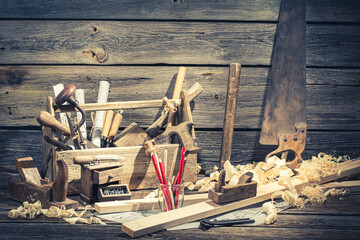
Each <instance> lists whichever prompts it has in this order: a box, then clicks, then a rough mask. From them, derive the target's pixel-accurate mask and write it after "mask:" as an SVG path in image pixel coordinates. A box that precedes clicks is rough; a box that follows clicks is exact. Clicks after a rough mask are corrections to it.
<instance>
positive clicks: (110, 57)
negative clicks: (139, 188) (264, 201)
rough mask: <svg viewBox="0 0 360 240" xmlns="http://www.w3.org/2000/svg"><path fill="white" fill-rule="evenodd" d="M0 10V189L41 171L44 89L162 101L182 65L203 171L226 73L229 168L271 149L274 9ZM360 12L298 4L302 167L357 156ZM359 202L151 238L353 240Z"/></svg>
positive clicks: (4, 230) (349, 4) (129, 5)
mask: <svg viewBox="0 0 360 240" xmlns="http://www.w3.org/2000/svg"><path fill="white" fill-rule="evenodd" d="M178 2H180V1H179V0H178ZM0 5H1V8H0V31H1V32H2V33H3V34H1V36H0V103H1V104H0V111H1V113H2V114H0V143H1V144H0V160H1V161H0V188H1V189H3V188H5V187H6V186H7V180H8V178H9V177H14V176H16V177H17V175H18V174H17V172H16V170H15V166H14V164H13V163H14V160H15V159H16V158H20V157H27V156H31V157H33V159H34V160H35V164H36V165H37V167H38V168H40V167H41V162H42V160H41V159H42V151H41V148H42V147H41V143H42V134H41V130H40V127H39V125H38V124H37V122H36V120H35V116H36V114H37V113H39V111H41V110H44V109H45V102H46V97H47V96H53V90H52V86H53V85H56V84H58V83H63V84H64V85H67V84H70V83H73V84H75V85H76V86H77V88H83V89H84V90H85V98H86V99H85V101H86V102H87V103H93V102H96V97H97V88H98V83H99V81H101V80H108V81H110V82H111V91H110V93H109V101H130V100H152V99H161V98H162V97H164V96H167V97H168V98H171V96H172V89H173V88H174V84H175V78H176V72H177V68H178V67H179V66H180V65H182V66H185V67H187V72H186V76H185V81H184V89H189V88H190V87H191V86H192V85H193V84H194V83H195V82H199V83H200V84H201V85H202V87H203V88H204V91H203V92H202V93H201V94H200V95H199V96H198V97H197V98H195V99H194V101H193V102H192V103H191V108H192V110H193V111H192V115H193V120H194V122H195V129H196V139H197V143H198V146H200V147H202V148H203V149H204V150H203V151H202V152H201V153H199V154H198V162H199V163H200V164H201V165H202V166H203V167H204V168H205V169H206V168H209V167H211V166H214V165H217V164H218V159H219V155H220V147H221V136H222V126H223V116H224V107H225V98H226V84H227V74H228V65H229V64H230V63H231V62H239V63H241V64H242V66H243V67H242V72H241V84H240V89H239V97H238V102H237V110H236V111H237V117H236V121H235V131H234V140H233V148H232V154H231V161H232V162H233V163H234V164H237V163H245V162H251V161H253V160H256V161H258V160H263V159H264V158H265V156H266V155H267V154H268V153H269V152H271V151H272V150H274V148H273V147H271V146H262V145H260V144H259V143H258V142H259V137H260V128H261V123H262V118H263V111H264V104H265V99H266V90H267V82H268V80H267V77H268V74H269V67H270V58H271V53H272V47H273V42H274V34H275V29H276V23H277V20H278V13H279V6H280V0H241V1H237V0H224V1H221V4H219V1H215V0H206V1H205V0H198V1H189V0H185V1H183V2H182V3H174V1H172V0H154V1H145V0H139V1H131V0H123V1H115V0H109V1H99V0H95V1H90V0H78V1H74V0H68V1H55V0H36V1H25V0H17V1H10V0H0ZM359 11H360V2H359V1H356V0H344V1H338V0H308V1H307V13H306V16H307V32H306V39H307V53H306V57H307V72H306V77H307V79H306V80H307V85H306V91H307V113H306V114H307V124H308V129H309V131H308V137H307V144H306V149H305V152H304V153H303V155H302V156H303V157H304V159H307V158H310V157H311V156H312V155H317V154H318V153H319V152H327V153H331V154H335V155H343V154H349V155H350V156H351V157H353V158H355V157H359V156H360V147H359V146H360V124H359V122H360V105H359V101H360V91H359V90H360V54H359V53H360V51H359V45H360V44H359V43H360V35H359V32H360V15H359ZM149 90H151V91H149ZM161 110H162V109H157V110H154V109H144V110H132V109H131V110H127V111H125V112H124V119H123V122H122V125H121V128H122V129H124V128H125V127H126V126H128V125H129V124H130V123H131V122H137V123H138V124H139V125H140V126H141V127H143V128H146V127H148V126H150V125H151V123H152V122H153V121H154V120H155V119H156V118H157V117H159V116H160V113H161ZM89 115H90V114H88V121H87V124H88V127H91V124H90V118H89ZM0 198H1V201H0V206H1V207H2V208H1V210H0V211H1V212H2V213H5V212H6V211H5V210H4V209H6V210H8V209H10V206H12V207H15V206H18V203H15V202H9V201H8V200H7V198H6V196H5V190H4V191H3V190H1V191H0ZM349 199H351V200H349ZM359 199H360V198H359V196H358V195H355V196H354V195H352V196H349V197H348V198H345V200H344V201H340V202H339V201H337V200H336V199H335V200H332V204H333V205H331V204H330V203H329V204H330V205H325V208H322V207H319V208H316V207H314V208H311V209H313V210H312V212H311V211H310V210H309V211H310V212H306V211H308V210H287V211H285V212H284V214H283V215H284V218H283V220H279V221H278V222H277V224H278V225H274V226H259V227H246V228H232V229H231V230H234V229H235V231H236V233H235V234H233V231H229V230H230V229H228V228H216V229H212V230H209V231H207V232H201V231H193V230H184V231H177V232H162V233H160V234H156V235H154V236H153V238H155V239H156V238H159V239H160V238H173V239H184V238H194V239H196V238H209V239H212V238H213V239H215V238H216V239H218V238H219V237H222V238H224V237H225V238H226V239H232V238H233V239H235V238H236V239H238V238H239V237H242V238H250V239H251V238H264V236H266V238H291V239H297V238H299V239H300V238H301V239H304V238H320V237H319V236H321V238H341V239H344V238H357V236H358V235H359V230H358V228H357V227H356V226H358V221H359V220H358V219H359V214H360V213H359V212H357V208H355V207H354V206H358V205H359ZM337 207H338V208H340V210H339V211H337V210H335V209H337ZM328 213H330V214H328ZM281 215H282V214H281ZM324 216H327V218H324ZM0 221H1V222H0V234H2V236H4V238H16V237H22V236H23V235H25V236H27V237H32V238H36V236H40V237H39V238H44V237H47V238H48V237H51V238H58V237H63V238H70V236H69V235H68V234H69V232H73V231H76V232H78V233H79V238H82V237H83V236H84V237H83V238H85V235H89V234H88V233H89V232H90V231H91V236H86V237H87V238H99V237H108V238H109V239H111V238H115V237H116V238H117V239H118V238H126V236H125V235H124V234H123V233H121V231H120V227H119V226H117V225H115V226H114V225H111V226H105V227H102V226H84V225H83V226H71V225H63V224H59V220H48V219H45V218H41V219H40V220H35V221H30V222H29V221H25V220H16V221H12V222H10V223H9V220H8V219H6V217H5V215H4V214H1V215H0ZM45 221H46V222H45ZM18 222H21V223H25V224H21V225H20V224H17V223H18ZM347 224H348V225H347ZM48 229H52V231H47V230H48ZM104 229H106V230H105V231H104ZM289 229H291V231H289ZM289 233H291V234H292V235H291V236H289Z"/></svg>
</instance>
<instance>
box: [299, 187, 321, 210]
mask: <svg viewBox="0 0 360 240" xmlns="http://www.w3.org/2000/svg"><path fill="white" fill-rule="evenodd" d="M301 196H304V197H306V198H307V199H306V200H304V201H305V203H307V202H310V203H311V205H322V204H324V202H325V201H326V196H325V195H324V191H323V189H322V188H321V187H320V185H319V184H310V185H308V186H306V187H304V188H303V189H302V191H301Z"/></svg>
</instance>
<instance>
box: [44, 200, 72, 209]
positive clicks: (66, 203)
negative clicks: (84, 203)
mask: <svg viewBox="0 0 360 240" xmlns="http://www.w3.org/2000/svg"><path fill="white" fill-rule="evenodd" d="M50 205H51V206H55V207H58V208H60V207H61V206H65V208H66V209H69V208H72V209H77V208H78V207H79V203H78V202H77V201H75V200H72V199H70V198H66V200H65V201H63V202H50Z"/></svg>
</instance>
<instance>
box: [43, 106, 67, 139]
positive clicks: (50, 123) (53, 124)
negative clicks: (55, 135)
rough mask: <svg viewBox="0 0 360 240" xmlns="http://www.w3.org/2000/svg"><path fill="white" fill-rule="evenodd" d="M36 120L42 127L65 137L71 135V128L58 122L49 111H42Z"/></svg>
mask: <svg viewBox="0 0 360 240" xmlns="http://www.w3.org/2000/svg"><path fill="white" fill-rule="evenodd" d="M36 120H37V121H38V123H40V124H41V125H44V126H46V127H49V128H51V129H53V130H55V131H58V132H60V133H61V134H63V135H65V136H70V135H71V132H70V128H69V127H68V126H66V125H65V124H62V123H61V122H59V121H58V120H56V118H55V117H54V116H52V115H51V114H50V113H48V112H47V111H41V112H40V113H39V114H38V115H37V117H36Z"/></svg>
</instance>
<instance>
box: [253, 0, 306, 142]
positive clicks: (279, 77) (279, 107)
mask: <svg viewBox="0 0 360 240" xmlns="http://www.w3.org/2000/svg"><path fill="white" fill-rule="evenodd" d="M305 34H306V1H305V0H282V2H281V7H280V14H279V21H278V25H277V30H276V36H275V43H274V48H273V54H272V59H271V70H270V74H269V78H270V79H269V80H270V81H269V86H268V90H267V96H266V97H267V101H266V105H265V111H264V119H263V124H262V129H261V136H260V143H261V144H264V145H278V137H279V135H280V134H284V133H295V125H296V124H298V123H305V122H306V100H305V98H306V76H305V74H306V58H305V55H306V49H305V47H306V35H305Z"/></svg>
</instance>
